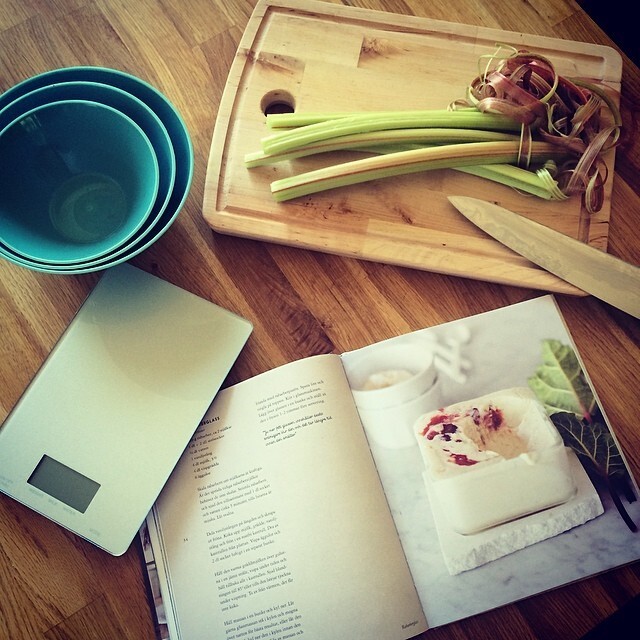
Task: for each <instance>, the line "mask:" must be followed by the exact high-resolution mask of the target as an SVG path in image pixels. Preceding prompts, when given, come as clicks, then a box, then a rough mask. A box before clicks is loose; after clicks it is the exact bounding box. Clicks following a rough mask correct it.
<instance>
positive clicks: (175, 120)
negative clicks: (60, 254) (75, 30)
mask: <svg viewBox="0 0 640 640" xmlns="http://www.w3.org/2000/svg"><path fill="white" fill-rule="evenodd" d="M63 82H95V83H102V84H106V85H109V86H112V87H116V88H118V89H121V90H122V91H125V92H127V93H129V94H131V95H132V96H135V97H136V98H138V99H139V100H140V101H141V102H143V103H144V104H145V105H146V106H147V107H149V109H151V110H152V111H153V112H154V113H155V114H156V115H157V116H158V118H159V119H160V121H161V122H162V124H163V125H164V126H165V127H166V129H167V132H168V134H169V138H170V140H171V144H172V146H173V150H174V153H175V161H176V176H175V183H174V187H173V191H172V193H171V196H170V198H169V202H168V203H167V206H166V208H165V210H164V212H163V213H162V215H161V216H160V219H159V220H158V221H157V222H156V224H155V225H154V227H153V229H152V230H151V231H150V232H149V233H148V234H147V235H146V236H145V237H144V238H142V239H140V240H139V241H137V242H136V244H135V246H133V247H131V248H130V249H128V251H127V252H126V254H123V255H121V256H119V257H118V258H117V259H116V260H117V262H121V261H123V260H127V259H128V258H131V257H133V256H134V255H137V254H138V253H140V252H142V251H144V250H145V249H147V248H148V247H149V246H150V245H151V244H152V243H153V242H155V241H156V240H157V239H158V238H159V237H160V236H161V235H162V234H163V233H165V232H166V231H167V230H168V229H169V228H170V226H171V225H172V224H173V222H174V220H175V218H176V217H177V215H178V213H179V212H180V211H181V209H182V207H183V206H184V203H185V200H186V198H187V196H188V194H189V190H190V187H191V182H192V179H193V169H194V160H193V145H192V142H191V138H190V136H189V132H188V130H187V127H186V125H185V123H184V120H183V119H182V117H181V115H180V113H179V112H178V110H177V109H176V108H175V106H174V105H173V104H172V103H171V101H169V100H168V99H167V97H166V96H165V95H163V94H162V93H161V92H160V91H158V90H157V89H156V88H155V87H153V86H152V85H150V84H149V83H147V82H145V81H144V80H142V79H140V78H137V77H136V76H133V75H131V74H128V73H125V72H124V71H119V70H117V69H110V68H106V67H93V66H76V67H63V68H60V69H54V70H51V71H47V72H44V73H41V74H39V75H36V76H32V77H30V78H27V79H26V80H23V81H22V82H19V83H18V84H16V85H14V86H13V87H11V88H10V89H8V90H7V91H5V92H4V93H3V94H0V109H4V108H5V107H6V106H7V105H8V104H9V103H11V102H13V101H14V100H16V99H17V98H19V97H20V96H22V95H24V94H26V93H29V92H31V91H34V90H35V89H38V88H40V87H45V86H48V85H54V84H60V83H63ZM117 262H113V261H111V262H110V263H109V265H107V266H111V265H112V264H116V263H117Z"/></svg>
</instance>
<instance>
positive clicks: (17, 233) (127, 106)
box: [0, 67, 193, 274]
mask: <svg viewBox="0 0 640 640" xmlns="http://www.w3.org/2000/svg"><path fill="white" fill-rule="evenodd" d="M192 177H193V147H192V144H191V139H190V137H189V133H188V131H187V128H186V126H185V123H184V121H183V119H182V118H181V116H180V114H179V113H178V111H177V110H176V108H175V107H174V106H173V105H172V104H171V102H170V101H169V100H168V99H167V98H166V97H165V96H164V95H162V93H160V92H159V91H158V90H157V89H155V88H154V87H153V86H151V85H150V84H148V83H147V82H145V81H143V80H141V79H139V78H136V77H135V76H132V75H130V74H127V73H124V72H122V71H118V70H115V69H107V68H103V67H66V68H62V69H56V70H53V71H49V72H46V73H43V74H40V75H37V76H34V77H32V78H28V79H27V80H24V81H22V82H20V83H19V84H17V85H15V86H13V87H11V88H10V89H9V90H7V91H6V92H5V93H3V94H0V257H2V258H4V259H6V260H9V261H10V262H13V263H15V264H17V265H20V266H23V267H26V268H28V269H32V270H35V271H41V272H45V273H55V274H81V273H90V272H92V271H99V270H102V269H106V268H108V267H111V266H114V265H116V264H119V263H121V262H124V261H126V260H129V259H130V258H132V257H133V256H135V255H137V254H139V253H140V252H141V251H144V250H145V249H146V248H148V247H149V246H150V245H151V244H152V243H153V242H155V241H156V240H157V239H158V238H159V237H160V236H161V235H162V234H163V233H164V232H165V231H167V229H169V227H170V226H171V224H172V223H173V222H174V220H175V218H176V216H177V215H178V213H179V212H180V210H181V209H182V207H183V205H184V202H185V200H186V197H187V195H188V193H189V188H190V186H191V180H192Z"/></svg>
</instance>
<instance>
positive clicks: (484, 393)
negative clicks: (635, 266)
mask: <svg viewBox="0 0 640 640" xmlns="http://www.w3.org/2000/svg"><path fill="white" fill-rule="evenodd" d="M548 340H552V341H556V342H557V344H558V345H562V347H561V348H562V349H567V350H572V351H573V352H574V353H575V355H576V357H577V358H578V360H580V357H579V354H578V352H577V348H576V346H575V344H574V343H573V340H572V338H571V335H570V333H569V331H568V329H567V327H566V326H565V323H564V321H563V319H562V316H561V315H560V313H559V310H558V308H557V306H556V304H555V301H554V299H553V297H552V296H542V297H539V298H536V299H532V300H527V301H525V302H521V303H518V304H515V305H511V306H508V307H504V308H501V309H496V310H494V311H489V312H486V313H483V314H479V315H476V316H471V317H468V318H463V319H460V320H456V321H453V322H450V323H447V324H443V325H440V326H437V327H431V328H428V329H423V330H421V331H417V332H415V333H412V334H407V335H405V336H398V337H396V338H392V339H390V340H388V341H385V342H383V343H377V344H375V345H370V346H367V347H364V348H362V349H359V350H357V351H353V352H349V353H345V354H343V356H342V359H343V364H344V367H345V371H346V373H347V377H348V379H349V380H350V381H351V384H352V385H353V386H354V388H355V389H356V390H355V391H354V397H355V398H356V402H358V403H360V405H361V407H360V414H361V418H362V423H363V428H364V430H365V433H366V434H367V436H368V439H369V444H370V448H371V451H372V454H373V456H374V459H375V461H376V466H377V469H378V473H379V476H380V479H381V481H382V484H383V486H384V489H385V493H386V497H387V501H388V503H389V505H390V507H391V511H392V513H393V516H394V518H395V522H396V527H397V530H398V533H399V536H400V539H401V541H402V544H403V548H404V551H405V555H406V557H407V561H408V563H409V566H410V568H411V571H412V574H413V579H414V583H415V585H416V588H417V590H418V593H419V595H420V598H421V600H422V604H423V609H424V611H425V615H426V618H427V622H428V624H429V627H430V628H433V627H437V626H441V625H444V624H448V623H450V622H453V621H456V620H460V619H462V618H467V617H470V616H473V615H477V614H479V613H482V612H485V611H488V610H491V609H494V608H496V607H499V606H502V605H505V604H508V603H511V602H514V601H517V600H522V599H524V598H527V597H529V596H532V595H535V594H537V593H541V592H544V591H548V590H550V589H553V588H556V587H559V586H560V585H564V584H567V583H569V582H573V581H576V580H579V579H581V578H584V577H587V576H589V575H593V574H597V573H601V572H603V571H606V570H608V569H611V568H613V567H617V566H621V565H624V564H627V563H631V562H634V561H637V560H638V559H639V558H640V531H634V530H632V529H631V528H630V527H628V526H627V524H626V523H625V521H624V520H623V518H622V517H621V514H620V513H619V512H618V510H617V509H616V507H615V505H614V503H613V500H612V495H611V494H610V493H609V491H608V490H607V484H606V483H605V482H603V481H602V479H601V478H600V477H599V476H598V475H597V474H593V473H591V474H588V473H587V471H589V467H588V465H586V463H585V462H581V459H580V458H578V456H577V453H576V451H575V450H574V449H572V448H570V447H569V446H568V445H567V447H566V459H565V458H564V456H562V455H561V454H562V453H563V451H562V450H561V448H560V447H558V446H556V445H553V446H551V445H548V446H547V445H546V444H545V446H542V445H538V448H537V449H536V450H535V451H533V452H532V453H529V452H527V453H524V454H522V455H521V456H520V455H519V456H516V457H514V458H511V459H509V460H507V459H504V460H500V459H495V460H493V461H489V462H488V463H486V464H484V463H477V464H476V463H474V464H473V465H471V466H466V465H465V466H464V468H463V470H461V471H460V473H459V474H458V473H457V472H455V471H454V472H452V473H448V472H446V471H445V473H444V474H443V476H442V478H443V479H436V480H434V479H429V476H428V475H427V474H426V471H427V464H426V461H425V458H424V456H423V454H422V449H421V446H420V445H419V443H418V438H417V433H418V430H419V428H423V427H424V425H425V424H426V423H427V420H424V419H422V420H421V419H420V417H421V416H425V415H426V416H429V415H431V414H432V412H434V411H435V412H436V413H437V411H438V410H439V409H441V408H445V411H444V414H445V415H446V414H447V413H450V411H448V410H447V409H446V408H448V407H451V406H452V405H453V406H455V403H461V404H462V406H466V405H468V403H469V402H470V403H472V404H471V405H469V406H482V403H481V401H480V402H479V401H478V400H477V399H479V398H484V399H485V400H484V402H486V401H487V399H490V400H491V401H492V402H495V403H496V406H497V407H501V406H504V405H502V402H503V401H504V399H505V398H508V399H509V398H510V399H511V402H513V398H514V397H516V395H514V391H513V389H514V388H516V389H517V390H522V389H524V390H529V391H531V387H530V385H531V384H533V382H534V381H535V379H536V376H537V372H539V371H541V372H542V373H544V374H545V379H544V381H545V385H547V386H548V387H549V388H550V389H551V390H552V391H553V390H555V387H554V386H553V385H554V384H555V385H557V387H558V388H562V384H563V382H564V380H565V374H564V372H563V371H562V370H561V369H560V365H559V361H557V360H556V359H555V354H554V358H552V359H551V361H550V362H545V361H544V351H543V345H544V343H545V342H546V341H548ZM456 344H458V345H459V346H460V349H459V350H457V349H454V348H452V347H451V345H456ZM396 353H399V354H400V358H399V359H396V356H395V354H396ZM425 353H426V355H425ZM392 354H393V358H392V357H391V355H392ZM433 354H436V356H437V357H436V359H435V367H434V366H431V365H433V364H434V359H433V357H432V356H433ZM565 357H566V356H565ZM415 358H418V359H420V358H422V360H423V363H429V365H430V366H429V367H427V366H426V365H425V367H424V369H425V371H428V373H429V374H430V375H429V376H426V374H425V375H423V374H420V376H422V377H423V378H424V381H426V382H425V385H426V386H425V387H424V389H423V388H422V387H420V386H418V387H417V388H416V387H415V385H414V383H415V382H416V381H419V380H420V376H419V375H417V374H416V375H415V376H414V377H412V378H411V379H410V380H407V382H406V383H401V382H398V383H397V384H396V385H394V386H391V387H388V388H381V389H380V390H379V391H377V390H373V395H372V396H371V397H370V398H369V397H368V395H367V394H368V393H370V392H366V393H363V392H358V391H357V389H358V388H360V387H361V386H362V384H361V382H362V378H363V375H364V374H363V371H366V368H365V367H364V364H365V363H368V362H373V364H374V365H375V368H376V369H377V370H379V369H387V370H388V371H392V372H393V374H394V376H395V378H396V379H399V375H400V374H399V371H400V370H401V369H402V368H403V367H413V362H412V361H413V360H414V359H415ZM579 364H580V366H581V368H582V372H583V374H584V375H585V376H586V378H587V383H588V384H589V385H590V386H591V387H592V386H593V385H591V381H590V380H589V379H588V372H587V371H586V370H585V368H584V364H583V363H582V362H581V361H580V363H579ZM451 365H459V366H451ZM543 365H544V366H543ZM545 372H546V373H545ZM368 373H369V371H367V374H368ZM570 373H571V378H570V379H571V380H577V376H576V371H575V369H570ZM461 374H462V375H461ZM559 374H562V375H559ZM425 376H426V377H425ZM549 380H552V382H549ZM567 380H569V377H567ZM540 382H542V379H541V380H540ZM567 384H568V383H567ZM407 388H408V395H407V396H406V397H402V394H405V393H406V392H407ZM416 389H418V390H420V392H419V393H417V392H416ZM394 390H395V391H394ZM592 391H593V392H594V394H595V390H593V389H592ZM518 392H519V393H522V391H518ZM379 395H384V396H385V397H384V398H383V400H384V402H382V401H381V400H379V399H377V397H378V396H379ZM565 395H569V396H571V394H565ZM414 396H417V397H414ZM550 397H553V398H554V400H556V401H557V396H556V395H554V396H550ZM595 398H596V401H597V404H598V405H600V402H599V400H598V399H597V395H596V396H595ZM374 400H375V406H373V407H370V405H373V404H374ZM394 400H395V401H394ZM400 401H402V402H400ZM476 402H478V404H473V403H476ZM600 409H601V411H602V417H601V418H599V417H597V416H595V417H594V419H593V420H594V422H593V424H592V425H585V426H584V429H585V433H588V430H589V429H602V430H605V429H606V430H608V431H610V434H611V436H612V437H613V438H615V434H614V433H613V432H612V431H611V427H610V425H609V423H608V421H607V418H606V415H605V407H602V406H601V405H600ZM554 411H555V410H553V409H552V411H551V413H553V412H554ZM564 411H565V412H566V411H567V410H566V409H565V410H564ZM526 415H527V416H529V418H531V415H532V414H531V412H529V413H528V414H526ZM535 415H536V416H537V417H536V419H535V420H534V421H532V422H531V423H530V425H531V427H530V429H531V432H532V433H533V432H534V430H533V428H532V427H533V425H535V432H540V431H539V430H542V429H543V428H544V429H546V430H547V431H546V432H545V433H547V434H548V433H550V432H549V427H548V425H546V423H545V422H544V421H542V420H541V418H540V416H539V414H535ZM565 415H569V414H566V413H565ZM449 419H450V417H449ZM574 421H575V419H574ZM436 422H437V421H436ZM514 424H515V423H514ZM565 424H566V422H565ZM576 424H578V425H579V424H580V423H577V422H576ZM418 425H419V426H418ZM523 428H524V427H523ZM581 430H582V427H579V429H578V431H581ZM432 433H433V432H432ZM443 433H444V431H443ZM450 433H454V431H452V430H451V431H450ZM459 437H460V436H459V435H458V436H456V438H459ZM531 437H533V436H531ZM600 437H601V438H602V439H604V435H602V436H600ZM422 439H423V440H425V439H426V438H422ZM443 440H446V436H445V438H443ZM453 440H455V439H454V438H453V437H450V442H447V443H445V445H444V446H446V447H447V448H449V449H448V450H450V451H451V456H452V459H453V458H455V453H456V452H458V453H460V451H464V452H466V453H467V454H469V455H472V454H471V451H472V449H469V448H467V449H464V450H461V449H456V448H455V447H456V446H457V445H456V444H455V442H453ZM458 442H461V440H458ZM540 442H541V443H542V442H543V441H542V439H541V441H540ZM576 444H579V443H576ZM462 446H466V445H464V444H463V445H462ZM577 450H578V451H580V447H578V448H577ZM620 453H621V454H622V452H620ZM606 455H607V456H609V455H612V454H611V452H610V451H608V450H607V451H606ZM461 457H462V458H463V460H462V462H463V463H464V461H465V459H464V458H465V456H464V455H463V456H461ZM430 460H432V458H431V459H430ZM563 463H565V464H563ZM618 463H619V464H620V466H622V464H623V463H624V459H623V458H622V457H621V458H620V460H619V462H618ZM446 465H449V467H455V465H452V464H450V463H449V462H446ZM627 471H628V470H627ZM464 478H468V479H469V482H466V483H465V480H464ZM547 479H549V482H547V481H546V480H547ZM628 480H629V485H630V486H629V489H630V490H631V491H632V495H633V493H635V496H637V495H638V494H637V486H635V484H634V483H633V478H632V477H631V476H630V475H629V478H628ZM569 485H571V487H570V488H571V493H570V494H569V497H567V496H566V495H564V492H565V490H566V487H567V486H569ZM556 492H558V493H557V495H558V496H560V497H559V499H558V498H556V497H555V494H556ZM635 496H634V497H635ZM543 497H544V498H545V499H546V500H547V503H546V504H544V503H543V504H541V503H540V500H541V499H542V498H543ZM620 499H621V501H622V503H623V506H624V509H625V510H626V512H627V513H628V515H629V517H630V519H631V520H632V521H633V522H635V523H636V525H640V501H638V500H634V501H629V499H628V498H627V497H625V496H624V495H622V494H621V495H620ZM506 506H509V508H513V509H514V511H513V512H512V515H511V516H510V517H509V518H506V519H505V517H504V515H500V511H499V510H500V509H503V508H506ZM519 509H520V511H519V512H518V510H519ZM454 516H455V517H454ZM492 520H493V521H492ZM478 523H480V524H478ZM463 527H466V529H465V528H463ZM380 637H382V636H380Z"/></svg>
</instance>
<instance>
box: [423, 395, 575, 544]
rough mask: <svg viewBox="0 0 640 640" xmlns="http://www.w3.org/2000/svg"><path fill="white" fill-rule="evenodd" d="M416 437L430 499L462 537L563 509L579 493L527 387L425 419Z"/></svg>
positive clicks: (554, 431) (558, 444) (552, 428)
mask: <svg viewBox="0 0 640 640" xmlns="http://www.w3.org/2000/svg"><path fill="white" fill-rule="evenodd" d="M415 434H416V437H417V440H418V444H419V447H420V451H421V453H422V457H423V460H424V463H425V468H426V469H425V474H424V477H425V482H427V483H428V488H429V489H430V493H432V495H433V496H434V498H435V499H437V500H438V501H439V502H440V506H441V507H442V509H443V511H445V512H446V514H447V517H448V519H449V520H450V523H451V526H452V527H453V529H454V530H455V531H457V532H459V533H461V534H471V533H476V532H478V531H482V530H484V529H487V528H489V527H492V526H495V525H498V524H501V523H504V522H508V521H509V520H513V519H515V518H518V517H521V516H524V515H527V514H531V513H534V512H536V511H540V510H542V509H547V508H549V507H552V506H555V505H559V504H562V503H564V502H566V501H567V500H569V499H570V498H571V497H572V496H573V495H574V493H575V484H574V481H573V478H572V475H571V471H570V467H569V460H568V458H567V450H566V448H565V446H564V443H563V442H562V438H561V437H560V434H559V433H558V430H557V429H556V427H555V425H554V424H553V422H551V420H550V419H549V417H548V416H547V414H546V412H545V410H544V407H543V406H542V404H541V403H540V402H539V401H538V400H537V398H536V397H535V395H534V394H533V393H532V392H531V391H530V390H529V389H528V388H526V387H518V388H512V389H505V390H501V391H497V392H494V393H491V394H487V395H485V396H481V397H479V398H474V399H471V400H467V401H464V402H460V403H457V404H453V405H450V406H448V407H445V408H443V409H440V410H438V411H432V412H429V413H427V414H424V415H423V416H421V417H420V418H419V419H418V420H417V422H416V424H415Z"/></svg>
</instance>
